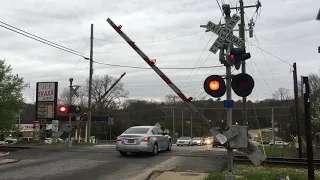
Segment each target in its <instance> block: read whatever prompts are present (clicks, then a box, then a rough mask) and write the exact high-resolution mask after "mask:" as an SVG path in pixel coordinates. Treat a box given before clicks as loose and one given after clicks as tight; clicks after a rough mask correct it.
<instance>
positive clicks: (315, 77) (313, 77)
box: [298, 69, 320, 96]
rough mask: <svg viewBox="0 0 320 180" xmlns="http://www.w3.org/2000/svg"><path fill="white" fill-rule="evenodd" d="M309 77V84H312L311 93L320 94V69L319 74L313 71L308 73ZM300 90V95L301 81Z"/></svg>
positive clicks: (299, 82)
mask: <svg viewBox="0 0 320 180" xmlns="http://www.w3.org/2000/svg"><path fill="white" fill-rule="evenodd" d="M308 77H309V85H310V89H311V93H312V94H315V95H317V96H319V95H320V69H319V74H315V73H311V74H309V75H308ZM298 92H299V96H300V94H301V81H298Z"/></svg>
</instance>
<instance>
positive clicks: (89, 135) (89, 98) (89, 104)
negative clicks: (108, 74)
mask: <svg viewBox="0 0 320 180" xmlns="http://www.w3.org/2000/svg"><path fill="white" fill-rule="evenodd" d="M90 34H91V35H90V70H89V94H88V108H89V112H88V136H87V142H89V143H91V141H90V139H91V94H92V74H93V68H92V65H93V24H91V33H90Z"/></svg>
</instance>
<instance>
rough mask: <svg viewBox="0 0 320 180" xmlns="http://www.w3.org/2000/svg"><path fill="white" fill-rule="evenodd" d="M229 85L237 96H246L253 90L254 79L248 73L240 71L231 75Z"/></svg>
mask: <svg viewBox="0 0 320 180" xmlns="http://www.w3.org/2000/svg"><path fill="white" fill-rule="evenodd" d="M231 87H232V89H233V91H234V93H236V94H237V95H238V96H240V97H247V96H249V95H250V94H251V92H252V90H253V87H254V81H253V78H252V77H251V76H250V75H249V74H245V73H241V74H238V75H235V76H233V77H232V79H231Z"/></svg>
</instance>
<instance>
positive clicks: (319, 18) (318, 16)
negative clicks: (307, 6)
mask: <svg viewBox="0 0 320 180" xmlns="http://www.w3.org/2000/svg"><path fill="white" fill-rule="evenodd" d="M316 20H318V21H320V9H319V12H318V15H317V17H316Z"/></svg>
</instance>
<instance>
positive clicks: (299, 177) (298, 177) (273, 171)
mask: <svg viewBox="0 0 320 180" xmlns="http://www.w3.org/2000/svg"><path fill="white" fill-rule="evenodd" d="M235 170H236V171H235V173H236V175H237V180H267V179H277V177H283V178H285V177H286V176H287V175H288V176H289V177H290V180H308V172H307V170H306V169H293V168H281V167H262V166H259V167H256V166H250V165H236V166H235ZM225 173H226V172H221V173H211V174H209V175H208V176H207V177H206V178H205V179H204V180H224V179H225ZM315 179H320V175H319V174H318V173H315Z"/></svg>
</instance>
